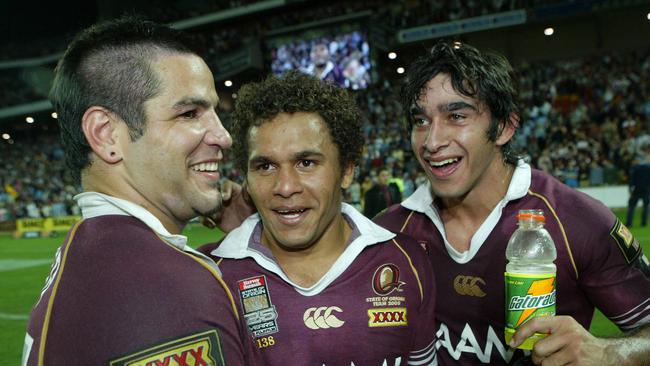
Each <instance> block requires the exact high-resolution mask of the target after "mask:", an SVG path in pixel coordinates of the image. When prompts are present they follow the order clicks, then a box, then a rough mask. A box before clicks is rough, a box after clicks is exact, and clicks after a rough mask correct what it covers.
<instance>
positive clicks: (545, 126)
mask: <svg viewBox="0 0 650 366" xmlns="http://www.w3.org/2000/svg"><path fill="white" fill-rule="evenodd" d="M181 3H183V2H180V1H179V2H171V4H172V6H168V7H154V8H152V9H154V10H151V11H149V12H148V13H147V15H148V16H149V17H150V18H151V19H154V20H157V21H169V22H173V21H179V20H183V19H193V18H195V17H199V16H201V15H204V14H206V13H211V12H217V13H219V12H221V13H223V12H225V11H228V9H237V8H241V7H245V6H248V5H252V4H256V3H257V4H259V3H264V2H255V1H241V0H240V1H216V0H214V1H203V2H200V3H201V4H202V6H201V7H193V6H191V5H183V4H181ZM553 3H559V4H562V3H563V2H562V1H551V2H548V1H546V2H541V1H523V0H522V1H519V0H514V1H503V0H492V1H486V2H477V1H472V0H456V1H450V2H439V1H421V2H411V1H407V2H393V3H389V4H386V3H385V2H382V1H378V0H364V1H340V2H330V3H322V2H315V1H297V2H287V3H286V4H285V5H284V6H283V7H281V8H280V9H270V10H264V12H265V13H264V16H260V15H259V13H254V14H252V15H248V16H243V17H237V18H236V19H234V20H233V18H225V19H226V20H223V21H219V22H216V23H211V24H205V25H200V26H197V27H196V28H195V29H193V30H192V32H193V33H194V34H195V35H196V37H197V40H198V41H199V42H200V43H201V44H203V46H204V48H205V50H206V53H207V54H208V59H213V60H218V59H219V58H220V56H221V55H223V54H228V53H230V52H232V51H234V50H238V49H241V48H242V47H244V46H245V45H246V44H247V43H249V42H259V40H260V39H262V38H264V37H265V35H267V34H269V33H272V32H274V31H276V30H277V29H282V28H286V27H297V26H298V25H300V24H306V23H307V24H309V22H314V21H318V20H319V19H323V18H335V17H339V16H345V15H346V14H351V13H355V12H356V13H358V12H362V11H365V10H368V9H371V10H372V11H373V15H372V16H373V17H375V18H374V19H377V18H380V19H382V20H383V21H384V22H385V24H384V25H385V26H388V27H389V28H391V29H403V28H408V27H415V26H419V25H424V24H431V23H436V22H444V21H450V20H456V19H463V18H467V17H476V16H481V15H486V14H492V13H497V12H504V11H511V10H515V9H530V8H535V7H539V6H542V4H543V5H544V6H547V5H548V4H553ZM614 3H615V2H614ZM287 9H288V10H287ZM423 14H424V15H426V16H423ZM61 44H62V43H61ZM21 47H22V51H21ZM35 49H36V51H35ZM5 51H6V52H5ZM57 51H59V52H60V51H61V47H58V48H57V47H56V43H55V42H53V41H50V42H42V43H36V44H31V45H20V44H17V43H11V42H8V43H7V42H5V43H3V44H2V46H0V54H1V55H3V56H2V57H3V58H4V57H7V58H8V59H21V58H25V57H34V56H39V57H40V56H46V55H51V54H53V53H55V52H57ZM20 52H24V53H20ZM54 59H55V58H54ZM44 63H45V65H46V66H48V65H49V67H53V66H54V63H53V61H44ZM0 64H1V63H0ZM515 69H516V71H517V73H518V75H519V79H520V88H521V97H522V102H523V104H522V106H523V112H524V118H525V120H526V122H525V125H524V128H523V130H522V131H521V132H522V133H520V134H519V135H518V136H517V140H516V142H517V145H518V146H519V147H520V148H522V150H524V152H525V155H526V157H527V160H528V161H530V162H531V163H532V164H533V165H535V166H537V167H539V168H541V169H543V170H546V171H548V172H550V173H552V174H553V175H554V176H556V177H557V178H558V179H560V180H562V181H563V182H564V183H565V184H567V185H569V186H572V187H588V186H599V185H614V184H624V183H625V182H626V180H627V172H628V171H629V168H630V167H631V166H632V165H633V164H634V162H635V159H637V158H638V154H639V152H640V148H641V147H642V146H644V145H645V144H647V143H650V128H649V127H648V122H649V121H650V48H649V47H646V48H645V49H641V50H636V51H627V52H604V53H603V52H601V53H598V54H593V55H591V56H588V57H572V58H565V59H563V60H557V59H556V60H553V61H534V62H516V63H515ZM265 72H268V70H261V71H260V73H259V74H260V75H263V74H264V73H265ZM375 72H376V73H380V72H381V68H379V69H378V70H375ZM260 75H258V77H259V76H260ZM398 81H399V80H398V79H396V78H395V77H394V76H393V77H388V76H384V75H381V74H379V77H378V78H376V79H375V82H374V83H373V84H372V85H370V87H369V88H367V89H363V90H357V91H354V93H355V95H356V97H357V100H358V103H359V104H360V106H361V108H362V110H364V111H366V112H367V113H366V114H365V116H364V118H365V121H364V122H365V123H364V134H365V138H366V148H365V151H364V155H363V161H362V162H361V163H360V166H359V171H358V176H357V182H356V183H355V184H354V185H353V186H352V187H351V188H350V189H349V190H348V192H347V195H346V198H347V200H348V201H349V202H351V203H353V204H355V205H357V206H358V207H360V205H362V202H361V201H362V197H363V196H364V193H365V191H366V190H367V189H369V188H370V187H371V186H372V182H373V180H374V178H375V177H376V175H377V173H378V171H379V170H380V169H382V168H388V169H389V170H390V171H392V173H393V177H394V179H397V180H399V181H400V185H401V186H402V187H403V189H404V192H403V196H408V195H409V194H410V193H411V192H412V191H413V190H414V189H415V187H417V186H418V185H420V184H422V183H423V182H425V181H426V179H425V178H424V176H423V175H422V173H420V172H419V169H418V168H417V162H416V161H415V160H414V159H413V157H412V154H411V148H410V141H409V139H408V135H407V134H406V133H405V131H404V127H403V113H402V110H401V106H400V104H399V102H398V99H397V91H398V89H399V86H398V84H397V83H398ZM44 94H45V93H44V92H42V91H41V92H39V91H38V90H37V89H36V88H35V87H34V86H33V85H31V84H30V83H28V82H26V81H25V74H24V73H23V72H22V67H20V66H18V67H14V68H0V110H1V109H2V108H5V107H13V106H16V105H20V104H23V103H28V102H34V101H37V100H41V99H44V97H45V95H44ZM226 99H227V98H226ZM223 108H224V110H223V111H222V112H221V113H220V115H221V117H222V119H224V120H225V121H226V123H227V121H228V112H229V108H230V106H229V105H225V106H223ZM0 154H1V156H2V157H3V158H2V160H1V161H0V183H1V187H2V188H1V189H0V222H6V221H10V220H14V219H17V218H35V217H47V216H66V215H75V214H77V213H78V212H76V207H75V205H74V203H73V201H72V196H73V195H74V194H75V192H79V191H80V189H79V187H77V186H75V183H74V182H73V181H72V180H71V179H70V177H69V176H68V175H67V174H66V169H65V164H64V163H63V160H62V149H61V147H60V146H59V145H58V142H57V138H56V136H55V135H53V134H52V132H51V131H50V132H49V133H42V134H38V135H35V136H31V135H30V136H27V137H24V138H22V139H21V140H20V141H16V143H13V144H10V143H7V141H5V140H2V141H0ZM224 170H225V171H226V172H227V173H228V177H229V178H231V179H234V180H238V179H240V176H241V174H240V172H238V171H237V170H236V169H233V168H232V167H231V166H226V167H225V169H224Z"/></svg>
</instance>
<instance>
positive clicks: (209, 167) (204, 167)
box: [192, 162, 219, 172]
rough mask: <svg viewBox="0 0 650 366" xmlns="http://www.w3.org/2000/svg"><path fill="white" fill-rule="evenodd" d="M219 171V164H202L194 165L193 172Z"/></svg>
mask: <svg viewBox="0 0 650 366" xmlns="http://www.w3.org/2000/svg"><path fill="white" fill-rule="evenodd" d="M218 169H219V163H216V162H212V163H201V164H196V165H192V170H194V171H197V172H216V171H217V170H218Z"/></svg>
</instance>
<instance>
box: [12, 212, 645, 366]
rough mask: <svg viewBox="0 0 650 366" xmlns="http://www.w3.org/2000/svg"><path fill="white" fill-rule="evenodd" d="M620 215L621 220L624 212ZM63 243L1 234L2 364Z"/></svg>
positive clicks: (15, 351) (603, 322) (200, 239)
mask: <svg viewBox="0 0 650 366" xmlns="http://www.w3.org/2000/svg"><path fill="white" fill-rule="evenodd" d="M617 214H618V215H619V217H620V216H621V214H622V213H620V212H617ZM638 216H639V215H637V219H638ZM635 224H636V225H635V226H634V227H633V228H632V232H633V233H634V235H635V236H636V237H637V238H638V239H639V241H640V242H641V243H643V246H644V251H645V253H650V228H640V227H639V226H638V223H636V222H635ZM185 234H186V235H188V237H189V238H190V243H191V244H192V245H193V246H197V245H200V244H203V243H207V242H211V241H215V240H216V239H217V237H218V235H219V234H218V233H217V232H215V231H211V230H208V229H206V228H204V227H202V226H199V225H193V226H190V227H188V229H186V231H185ZM62 240H63V238H62V237H58V238H35V239H18V240H17V239H13V238H12V237H11V236H10V235H8V234H0V294H2V296H1V301H0V345H2V346H1V347H0V365H3V366H4V365H19V364H20V358H21V354H22V346H23V338H24V336H25V328H26V326H27V317H28V314H29V312H30V309H31V307H32V305H33V304H34V302H35V301H36V300H37V299H38V297H39V295H40V292H41V289H42V287H43V284H44V282H45V278H46V277H47V275H48V273H49V271H50V264H51V261H52V259H53V257H54V253H55V251H56V249H57V247H58V246H59V245H60V244H61V241H62ZM591 331H592V333H593V334H595V335H598V336H613V335H617V334H620V333H619V332H618V329H617V328H616V327H615V326H614V325H613V324H612V323H611V322H610V321H609V320H608V319H607V318H605V317H604V316H603V315H602V314H600V313H597V314H596V316H595V317H594V322H593V325H592V328H591Z"/></svg>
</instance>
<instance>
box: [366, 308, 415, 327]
mask: <svg viewBox="0 0 650 366" xmlns="http://www.w3.org/2000/svg"><path fill="white" fill-rule="evenodd" d="M368 317H369V320H368V326H369V327H371V328H375V327H396V326H400V325H408V321H407V320H406V308H378V309H368Z"/></svg>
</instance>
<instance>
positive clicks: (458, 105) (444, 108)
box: [438, 101, 478, 112]
mask: <svg viewBox="0 0 650 366" xmlns="http://www.w3.org/2000/svg"><path fill="white" fill-rule="evenodd" d="M460 109H471V110H473V111H475V112H478V108H476V106H474V105H472V104H469V103H467V102H462V101H461V102H452V103H449V104H446V105H439V106H438V110H439V111H440V112H453V111H457V110H460Z"/></svg>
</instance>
